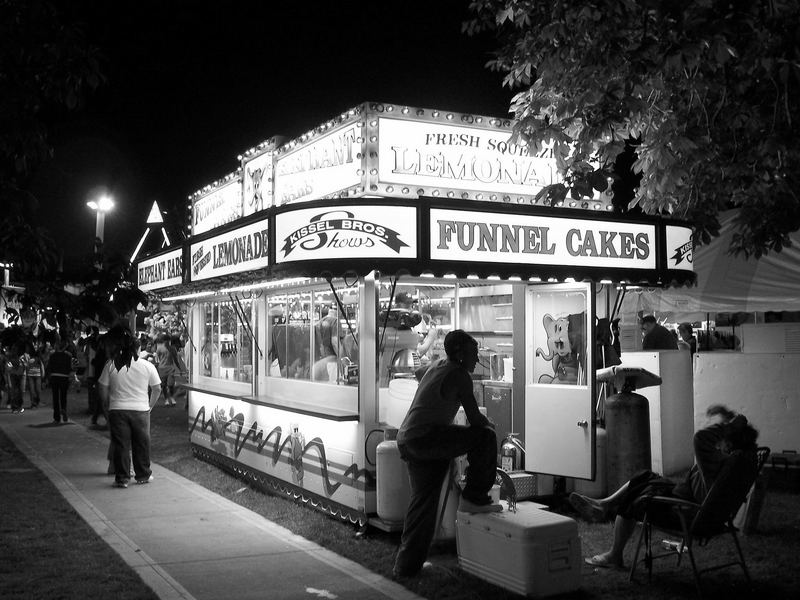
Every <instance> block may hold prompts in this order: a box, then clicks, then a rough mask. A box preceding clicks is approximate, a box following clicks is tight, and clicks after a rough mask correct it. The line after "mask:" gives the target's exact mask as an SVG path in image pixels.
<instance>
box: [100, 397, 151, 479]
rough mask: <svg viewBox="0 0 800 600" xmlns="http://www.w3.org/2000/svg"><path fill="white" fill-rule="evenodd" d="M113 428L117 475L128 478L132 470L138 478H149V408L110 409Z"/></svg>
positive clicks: (109, 422) (109, 416)
mask: <svg viewBox="0 0 800 600" xmlns="http://www.w3.org/2000/svg"><path fill="white" fill-rule="evenodd" d="M108 424H109V429H110V431H111V459H112V461H113V463H114V479H115V481H117V482H127V481H128V479H130V472H131V454H133V472H134V476H135V477H136V481H147V479H149V478H150V475H151V473H152V471H151V470H150V412H149V411H146V410H142V411H139V410H111V411H109V412H108Z"/></svg>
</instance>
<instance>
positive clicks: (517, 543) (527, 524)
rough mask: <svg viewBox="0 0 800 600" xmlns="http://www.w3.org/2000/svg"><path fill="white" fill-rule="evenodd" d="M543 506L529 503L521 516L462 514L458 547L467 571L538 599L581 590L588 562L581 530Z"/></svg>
mask: <svg viewBox="0 0 800 600" xmlns="http://www.w3.org/2000/svg"><path fill="white" fill-rule="evenodd" d="M538 506H541V505H537V504H535V503H529V504H526V503H524V502H523V503H520V504H518V505H517V509H518V510H517V512H516V513H512V512H506V511H505V510H503V512H501V513H483V514H470V513H465V512H460V511H459V512H458V513H457V515H456V541H457V545H458V562H459V565H461V568H462V569H464V570H465V571H467V572H468V573H472V574H473V575H476V576H478V577H480V578H481V579H485V580H486V581H490V582H491V583H494V584H496V585H498V586H500V587H503V588H506V589H508V590H511V591H513V592H516V593H518V594H523V595H528V596H532V597H535V598H541V597H544V596H550V595H553V594H562V593H565V592H569V591H573V590H577V589H578V588H579V587H580V585H581V562H582V561H581V541H580V538H579V537H578V524H577V523H576V522H575V521H574V520H573V519H570V518H569V517H565V516H563V515H558V514H555V513H552V512H549V511H546V510H542V509H541V508H537V507H538ZM504 509H505V506H504Z"/></svg>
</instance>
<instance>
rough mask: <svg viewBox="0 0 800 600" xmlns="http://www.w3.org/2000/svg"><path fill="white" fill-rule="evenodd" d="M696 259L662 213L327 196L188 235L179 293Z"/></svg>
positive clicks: (570, 274) (636, 279) (638, 269)
mask: <svg viewBox="0 0 800 600" xmlns="http://www.w3.org/2000/svg"><path fill="white" fill-rule="evenodd" d="M165 260H166V257H165V256H160V257H157V260H153V261H151V262H152V264H150V263H147V264H145V263H146V261H143V262H142V263H140V268H139V272H140V275H144V276H145V277H149V278H150V279H151V280H154V281H155V282H156V284H161V285H163V283H166V282H165V281H162V279H161V278H160V275H163V274H164V273H167V274H168V273H169V267H170V266H171V265H173V262H165ZM691 261H692V246H691V228H690V227H689V226H688V225H687V224H686V223H680V222H676V221H671V220H666V219H660V218H652V217H641V218H636V219H631V218H628V217H627V216H624V215H618V214H614V213H611V212H610V211H606V212H602V211H592V210H573V209H563V208H552V207H545V206H539V205H529V204H511V203H501V202H482V201H468V200H445V199H441V198H418V199H416V200H408V199H399V198H398V199H391V198H389V199H387V198H379V199H372V198H369V199H365V198H358V199H352V200H342V199H327V200H319V201H313V202H303V203H297V204H290V205H285V206H280V207H273V208H270V209H267V210H264V211H261V212H260V213H256V214H255V215H252V216H251V217H249V218H246V219H242V220H240V221H236V222H233V223H229V224H227V225H225V226H223V227H220V228H218V229H215V230H213V231H209V232H207V233H205V234H203V235H201V236H196V237H193V238H192V239H190V240H188V241H187V242H185V243H184V245H183V249H182V272H183V282H184V283H183V285H182V286H181V291H182V292H183V293H201V292H203V291H206V292H209V293H214V292H218V291H222V290H226V289H229V288H232V287H236V286H241V285H246V284H248V283H257V282H264V281H275V280H281V279H287V278H298V277H303V278H322V279H326V278H345V279H348V278H353V277H358V276H364V275H367V274H369V273H370V272H372V271H379V272H381V273H383V274H386V275H393V276H396V275H410V276H432V277H442V278H458V279H470V278H478V279H500V280H507V281H531V282H564V281H578V282H580V281H594V282H598V283H627V284H630V285H645V286H670V285H679V286H680V285H686V284H690V283H691V282H693V280H694V273H693V272H692V266H691ZM165 265H166V266H165ZM145 267H146V268H145ZM170 291H172V290H170Z"/></svg>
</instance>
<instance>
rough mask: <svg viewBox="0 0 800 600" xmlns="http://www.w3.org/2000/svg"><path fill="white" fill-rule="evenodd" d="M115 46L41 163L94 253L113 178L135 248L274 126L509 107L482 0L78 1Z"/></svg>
mask: <svg viewBox="0 0 800 600" xmlns="http://www.w3.org/2000/svg"><path fill="white" fill-rule="evenodd" d="M57 4H58V5H60V6H62V7H63V8H64V10H66V11H69V12H70V13H73V14H75V15H77V16H78V17H79V18H81V19H82V20H83V21H84V22H85V23H86V25H87V31H88V34H89V37H90V39H91V40H92V42H93V43H95V44H96V45H98V46H99V47H100V48H101V49H102V51H103V52H104V54H105V55H106V57H107V59H108V62H107V64H106V65H105V68H104V72H105V74H106V76H107V78H108V81H107V83H106V84H105V85H104V86H103V87H102V88H101V89H100V90H99V91H98V92H96V93H95V94H94V95H93V96H92V97H91V99H90V101H89V103H88V106H87V107H86V108H85V109H84V110H83V111H81V112H80V113H79V114H75V115H73V116H71V117H70V119H69V120H68V121H67V122H66V123H62V124H60V125H59V126H58V127H57V128H56V129H55V130H54V131H53V140H52V141H53V142H54V145H55V156H54V158H53V160H52V161H50V162H48V163H47V164H45V165H43V166H42V168H41V169H39V171H38V173H37V174H36V177H35V181H34V191H35V192H36V193H37V195H38V196H39V198H40V201H41V204H42V209H41V217H42V219H43V224H44V225H45V226H47V227H48V228H49V229H50V230H51V231H52V232H53V234H54V235H55V237H56V239H57V240H59V241H60V242H61V243H62V244H63V245H64V248H65V253H66V255H67V256H77V255H81V254H85V253H86V251H87V250H88V248H90V246H91V240H92V238H93V237H94V226H95V218H94V214H93V213H92V211H91V210H90V209H88V208H87V207H86V206H85V203H86V201H87V200H88V199H90V198H91V196H92V195H93V194H95V193H96V192H97V190H98V189H102V188H103V187H105V188H107V189H108V190H109V191H110V192H111V193H112V194H113V196H114V199H115V201H116V203H117V206H116V208H115V209H114V211H113V212H112V213H110V214H109V215H108V216H107V217H106V228H105V238H106V245H107V246H108V250H109V252H110V253H113V252H119V253H122V254H124V255H126V256H129V255H130V253H131V252H132V251H133V248H134V247H135V245H136V242H137V241H138V238H139V237H140V236H141V234H142V233H143V232H144V228H145V222H146V218H147V213H148V211H149V209H150V206H151V205H152V202H153V200H157V201H158V203H159V205H160V206H161V208H162V209H167V208H169V207H173V206H175V207H177V206H181V207H185V206H186V202H187V200H186V197H187V196H188V195H189V194H191V193H192V192H194V191H196V190H197V189H199V188H201V187H203V186H204V185H206V184H208V183H211V182H212V181H214V180H215V179H218V178H219V177H221V176H223V175H226V174H228V173H230V172H232V171H234V170H235V169H236V167H237V166H238V163H237V160H236V156H237V154H240V153H242V152H243V151H245V150H247V149H248V148H250V147H252V146H254V145H256V144H258V143H259V142H261V141H263V140H265V139H267V138H269V137H271V136H273V135H284V136H287V137H288V138H293V137H296V136H298V135H300V134H301V133H303V132H305V131H308V130H309V129H312V128H313V127H315V126H316V125H319V124H321V123H322V122H324V121H325V120H327V119H329V118H331V117H333V116H335V115H337V114H339V113H341V112H342V111H343V110H345V109H347V108H350V107H352V106H355V105H357V104H359V103H361V102H363V101H365V100H378V101H383V102H391V103H395V104H406V105H410V106H421V107H428V108H441V109H448V110H454V111H459V112H471V113H476V114H485V115H496V116H504V115H506V114H507V111H508V104H509V100H510V98H511V92H509V91H508V90H507V89H504V88H502V87H501V76H500V75H499V74H497V73H492V72H490V71H488V70H487V69H486V68H485V67H484V64H485V63H486V61H487V60H488V59H489V58H490V55H489V52H490V50H491V49H492V45H493V43H492V40H488V39H474V38H469V37H467V36H466V35H464V34H462V33H461V23H462V21H463V20H464V19H465V18H467V16H468V12H467V9H466V6H467V4H468V0H427V1H425V0H392V1H372V2H347V1H331V0H328V1H315V0H307V1H304V2H270V1H255V0H252V1H231V2H218V1H217V2H211V1H200V0H195V1H188V0H180V1H178V0H160V1H152V0H136V1H129V0H114V1H112V2H108V1H107V0H106V1H99V0H97V1H91V0H63V1H59V2H57Z"/></svg>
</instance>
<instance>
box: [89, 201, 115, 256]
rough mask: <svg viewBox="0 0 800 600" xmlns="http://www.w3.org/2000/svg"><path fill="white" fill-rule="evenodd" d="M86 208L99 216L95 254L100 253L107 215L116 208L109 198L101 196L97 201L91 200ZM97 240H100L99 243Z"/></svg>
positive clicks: (96, 227)
mask: <svg viewBox="0 0 800 600" xmlns="http://www.w3.org/2000/svg"><path fill="white" fill-rule="evenodd" d="M86 206H88V207H89V208H91V209H92V210H93V211H95V213H96V215H97V223H96V225H95V233H94V237H95V253H99V252H100V246H101V245H102V244H103V235H104V230H105V225H106V213H107V212H108V211H110V210H111V209H112V208H114V201H113V200H111V198H110V197H109V196H100V198H98V199H97V200H89V202H87V203H86ZM97 240H100V241H99V243H98V241H97Z"/></svg>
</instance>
